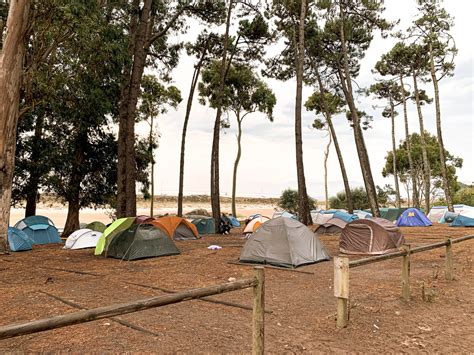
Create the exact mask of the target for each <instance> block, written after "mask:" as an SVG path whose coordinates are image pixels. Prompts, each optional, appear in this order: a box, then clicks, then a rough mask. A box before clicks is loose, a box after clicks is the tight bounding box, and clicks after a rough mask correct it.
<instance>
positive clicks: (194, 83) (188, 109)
mask: <svg viewBox="0 0 474 355" xmlns="http://www.w3.org/2000/svg"><path fill="white" fill-rule="evenodd" d="M208 47H209V41H208V42H206V47H205V48H204V49H203V51H202V54H201V57H200V58H199V62H198V63H197V64H196V67H195V68H194V73H193V79H192V80H191V88H190V89H189V95H188V102H187V105H186V115H185V116H184V123H183V131H182V134H181V154H180V161H179V187H178V216H179V217H182V215H183V189H184V156H185V149H186V133H187V130H188V123H189V117H190V115H191V107H192V105H193V97H194V92H195V91H196V86H197V83H198V80H199V74H200V72H201V68H202V65H203V62H204V59H205V58H206V55H207V49H208Z"/></svg>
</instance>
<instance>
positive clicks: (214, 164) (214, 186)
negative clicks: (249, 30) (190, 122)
mask: <svg viewBox="0 0 474 355" xmlns="http://www.w3.org/2000/svg"><path fill="white" fill-rule="evenodd" d="M232 7H233V0H230V1H229V8H228V10H227V20H226V28H225V35H224V47H223V50H222V61H221V68H220V82H219V92H218V95H217V112H216V120H215V122H214V134H213V139H212V152H211V208H212V217H213V218H214V222H215V224H216V226H218V225H219V222H220V218H221V206H220V191H219V140H220V131H221V116H222V100H223V92H224V86H225V73H226V59H227V49H228V42H229V41H228V40H229V30H230V21H231V17H232Z"/></svg>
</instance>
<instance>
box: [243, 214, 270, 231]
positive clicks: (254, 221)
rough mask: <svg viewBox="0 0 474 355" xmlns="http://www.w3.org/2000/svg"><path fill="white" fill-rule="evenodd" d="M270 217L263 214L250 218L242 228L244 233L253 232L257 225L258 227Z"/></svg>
mask: <svg viewBox="0 0 474 355" xmlns="http://www.w3.org/2000/svg"><path fill="white" fill-rule="evenodd" d="M269 220H270V218H268V217H265V216H260V217H256V218H254V219H252V220H251V221H250V222H249V223H248V224H247V225H246V226H245V228H244V233H253V232H255V231H256V230H257V229H258V227H260V226H261V225H262V224H263V223H265V222H266V221H269Z"/></svg>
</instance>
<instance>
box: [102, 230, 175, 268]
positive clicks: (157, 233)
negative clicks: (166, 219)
mask: <svg viewBox="0 0 474 355" xmlns="http://www.w3.org/2000/svg"><path fill="white" fill-rule="evenodd" d="M179 253H180V252H179V249H178V248H177V247H176V245H175V244H174V242H173V241H172V240H171V239H170V238H169V237H168V235H167V234H166V233H165V232H164V231H162V230H161V229H160V228H157V227H155V226H153V225H150V224H134V225H132V226H130V227H129V228H127V229H125V230H123V231H122V232H120V233H119V234H118V235H117V236H116V237H115V238H113V239H112V240H111V241H110V244H109V246H108V249H107V256H108V257H112V258H116V259H125V260H135V259H143V258H152V257H157V256H165V255H176V254H179Z"/></svg>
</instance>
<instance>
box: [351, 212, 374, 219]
mask: <svg viewBox="0 0 474 355" xmlns="http://www.w3.org/2000/svg"><path fill="white" fill-rule="evenodd" d="M354 214H355V215H356V216H357V217H358V218H359V219H362V218H371V217H372V213H370V212H367V211H363V210H354Z"/></svg>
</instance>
